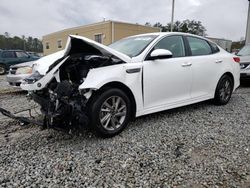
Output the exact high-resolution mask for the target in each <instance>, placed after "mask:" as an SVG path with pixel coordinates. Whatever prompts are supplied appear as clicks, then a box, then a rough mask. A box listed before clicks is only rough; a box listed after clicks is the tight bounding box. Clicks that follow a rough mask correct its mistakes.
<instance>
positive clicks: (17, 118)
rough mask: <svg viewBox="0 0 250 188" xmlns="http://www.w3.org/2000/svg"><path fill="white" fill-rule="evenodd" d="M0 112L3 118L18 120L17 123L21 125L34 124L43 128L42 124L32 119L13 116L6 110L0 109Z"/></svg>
mask: <svg viewBox="0 0 250 188" xmlns="http://www.w3.org/2000/svg"><path fill="white" fill-rule="evenodd" d="M0 112H1V113H2V114H3V115H4V116H7V117H9V118H11V119H15V120H18V121H19V122H21V123H23V124H30V123H32V124H36V125H39V126H43V125H44V123H43V122H39V121H36V120H34V119H31V118H27V117H22V116H16V115H14V114H13V113H11V112H9V111H8V110H5V109H3V108H0Z"/></svg>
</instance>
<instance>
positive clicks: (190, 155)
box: [0, 87, 250, 187]
mask: <svg viewBox="0 0 250 188" xmlns="http://www.w3.org/2000/svg"><path fill="white" fill-rule="evenodd" d="M249 96H250V87H244V88H240V89H238V91H237V92H236V93H235V94H234V95H233V97H232V99H231V101H230V103H229V104H228V105H226V106H214V105H212V104H210V103H209V102H203V103H199V104H195V105H191V106H187V107H182V108H178V109H174V110H169V111H165V112H161V113H156V114H152V115H148V116H144V117H141V118H138V119H136V120H135V121H134V122H132V123H130V125H129V127H128V128H127V129H125V130H124V131H123V132H122V133H121V134H120V135H118V136H116V137H114V138H110V139H101V138H97V137H95V136H94V135H92V133H90V132H87V131H86V132H83V133H82V135H81V136H76V135H75V136H72V135H68V134H65V133H62V132H58V131H54V130H45V131H40V130H39V128H38V127H36V126H33V125H29V126H26V127H20V126H19V125H18V123H17V122H15V121H12V120H9V119H6V118H4V117H3V116H1V115H0V187H29V186H30V187H250V125H249V123H250V115H249V110H250V97H249ZM0 100H1V103H0V106H5V107H8V108H9V109H13V108H14V110H17V109H21V108H25V107H26V106H28V105H30V104H31V103H28V102H27V101H26V99H25V96H24V95H23V94H14V95H0Z"/></svg>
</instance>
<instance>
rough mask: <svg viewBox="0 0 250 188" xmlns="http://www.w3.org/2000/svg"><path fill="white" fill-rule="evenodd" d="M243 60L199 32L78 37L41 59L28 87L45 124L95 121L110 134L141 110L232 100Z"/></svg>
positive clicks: (68, 125)
mask: <svg viewBox="0 0 250 188" xmlns="http://www.w3.org/2000/svg"><path fill="white" fill-rule="evenodd" d="M239 61H240V59H239V57H237V56H234V55H232V54H230V53H228V52H226V51H225V50H223V49H222V48H220V47H219V46H217V45H216V44H215V43H213V42H212V41H209V40H207V39H205V38H203V37H199V36H195V35H191V34H184V33H151V34H143V35H137V36H132V37H128V38H125V39H122V40H119V41H117V42H115V43H113V44H111V45H110V46H105V45H102V44H99V43H97V42H95V41H92V40H90V39H87V38H85V37H80V36H70V37H69V39H68V42H67V45H66V48H65V50H63V51H60V52H57V53H54V54H52V55H49V56H46V57H43V58H41V59H39V60H37V61H36V63H35V65H34V67H33V74H32V75H31V76H30V77H29V78H27V79H25V82H23V83H22V84H21V88H22V89H24V90H27V91H29V95H30V96H31V98H32V99H33V100H34V101H36V102H37V103H39V104H40V105H41V110H42V112H43V114H44V115H45V118H44V126H46V127H60V128H68V129H72V128H73V127H74V126H78V127H84V126H85V125H89V126H90V127H91V128H92V129H93V130H94V132H95V133H97V134H98V135H100V136H102V137H110V136H114V135H116V134H118V133H120V132H121V131H122V130H123V129H124V128H125V127H126V125H127V124H128V122H129V121H130V120H131V118H133V117H139V116H142V115H146V114H150V113H155V112H159V111H162V110H167V109H171V108H176V107H180V106H184V105H189V104H193V103H197V102H200V101H205V100H208V99H213V100H214V102H215V103H216V104H218V105H224V104H227V103H228V101H229V100H230V98H231V94H232V92H233V91H234V90H235V89H236V88H237V87H238V86H239V78H240V66H239Z"/></svg>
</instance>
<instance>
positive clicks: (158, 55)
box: [149, 49, 173, 60]
mask: <svg viewBox="0 0 250 188" xmlns="http://www.w3.org/2000/svg"><path fill="white" fill-rule="evenodd" d="M172 57H173V54H172V52H170V51H169V50H165V49H156V50H154V51H152V52H151V54H150V57H149V59H150V60H155V59H167V58H172Z"/></svg>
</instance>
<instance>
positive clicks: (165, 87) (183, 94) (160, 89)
mask: <svg viewBox="0 0 250 188" xmlns="http://www.w3.org/2000/svg"><path fill="white" fill-rule="evenodd" d="M154 49H167V50H169V51H171V52H172V54H173V57H172V58H168V59H156V60H147V58H146V60H145V61H144V62H143V95H144V108H145V110H150V109H153V108H160V107H163V108H164V107H166V106H172V105H178V103H182V102H185V101H188V100H190V98H191V97H190V89H191V84H192V64H191V62H190V61H189V57H185V47H184V42H183V38H182V36H179V35H176V36H168V37H165V38H163V39H161V40H160V41H159V42H158V43H157V44H156V45H155V47H154V48H153V50H154Z"/></svg>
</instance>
